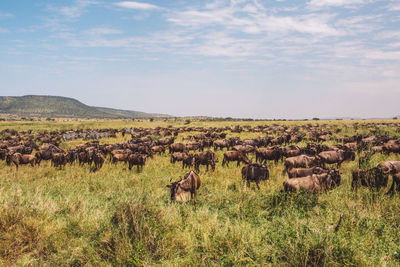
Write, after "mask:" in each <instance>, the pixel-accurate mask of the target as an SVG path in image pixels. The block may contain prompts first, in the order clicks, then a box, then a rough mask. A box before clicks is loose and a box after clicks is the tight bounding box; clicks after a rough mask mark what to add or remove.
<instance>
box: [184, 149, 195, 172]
mask: <svg viewBox="0 0 400 267" xmlns="http://www.w3.org/2000/svg"><path fill="white" fill-rule="evenodd" d="M193 157H194V156H193V154H186V153H184V155H183V159H182V169H184V168H186V167H188V168H191V167H192V165H193Z"/></svg>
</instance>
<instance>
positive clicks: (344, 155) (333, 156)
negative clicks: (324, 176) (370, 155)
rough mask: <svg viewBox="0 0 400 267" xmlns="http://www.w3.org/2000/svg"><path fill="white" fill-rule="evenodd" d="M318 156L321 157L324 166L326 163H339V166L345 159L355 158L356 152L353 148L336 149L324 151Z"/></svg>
mask: <svg viewBox="0 0 400 267" xmlns="http://www.w3.org/2000/svg"><path fill="white" fill-rule="evenodd" d="M318 157H319V158H320V159H321V163H322V165H323V166H325V164H326V163H327V164H334V163H336V164H337V167H338V168H339V167H340V165H341V164H342V163H343V161H346V160H352V161H353V160H355V157H356V155H355V153H354V151H351V150H341V149H340V150H335V151H323V152H321V153H319V154H318Z"/></svg>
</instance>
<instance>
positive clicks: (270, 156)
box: [256, 147, 282, 164]
mask: <svg viewBox="0 0 400 267" xmlns="http://www.w3.org/2000/svg"><path fill="white" fill-rule="evenodd" d="M281 157H282V151H281V149H280V148H279V147H271V148H265V147H261V148H256V162H260V163H264V162H265V161H268V160H273V161H275V164H277V163H278V161H279V159H280V158H281Z"/></svg>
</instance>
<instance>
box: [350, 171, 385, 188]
mask: <svg viewBox="0 0 400 267" xmlns="http://www.w3.org/2000/svg"><path fill="white" fill-rule="evenodd" d="M352 176H353V180H352V181H351V188H352V189H355V190H357V189H358V187H359V186H360V185H362V186H365V187H369V188H373V189H376V190H379V189H380V188H381V187H386V185H387V183H388V175H387V174H385V173H384V171H383V170H382V168H381V167H380V166H378V167H374V168H372V169H369V170H362V169H357V170H354V171H353V173H352Z"/></svg>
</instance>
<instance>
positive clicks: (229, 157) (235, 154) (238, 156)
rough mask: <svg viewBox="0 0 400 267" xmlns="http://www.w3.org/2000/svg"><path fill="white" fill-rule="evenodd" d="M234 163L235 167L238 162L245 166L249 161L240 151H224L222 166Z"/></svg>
mask: <svg viewBox="0 0 400 267" xmlns="http://www.w3.org/2000/svg"><path fill="white" fill-rule="evenodd" d="M231 161H236V162H237V167H239V165H240V162H244V163H246V164H250V163H251V162H250V160H249V159H248V158H247V157H246V155H245V154H243V153H242V152H240V151H226V152H225V153H224V159H223V160H222V166H225V164H226V166H229V162H231Z"/></svg>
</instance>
